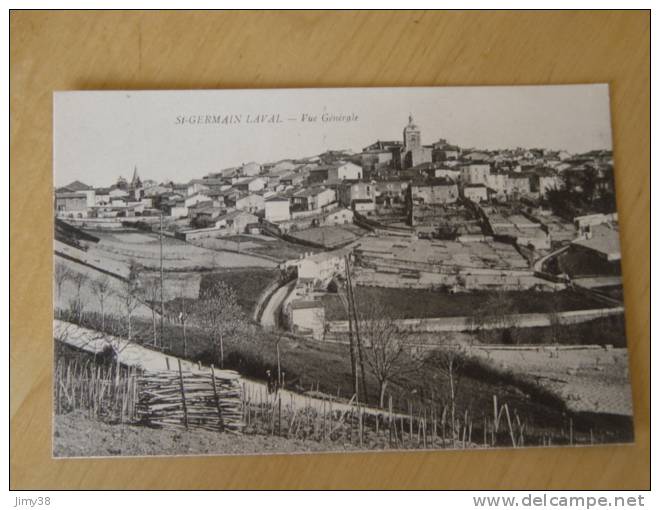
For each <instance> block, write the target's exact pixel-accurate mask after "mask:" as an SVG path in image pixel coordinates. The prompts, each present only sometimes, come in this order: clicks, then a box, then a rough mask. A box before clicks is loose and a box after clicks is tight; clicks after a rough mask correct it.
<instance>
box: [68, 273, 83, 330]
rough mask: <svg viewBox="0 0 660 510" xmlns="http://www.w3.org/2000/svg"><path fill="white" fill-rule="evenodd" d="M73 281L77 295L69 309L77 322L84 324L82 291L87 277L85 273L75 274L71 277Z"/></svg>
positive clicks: (70, 303)
mask: <svg viewBox="0 0 660 510" xmlns="http://www.w3.org/2000/svg"><path fill="white" fill-rule="evenodd" d="M71 281H72V282H73V285H74V288H75V295H74V297H73V298H72V299H71V300H70V301H69V308H70V310H71V313H72V315H73V316H74V317H75V318H76V320H77V321H78V322H79V323H82V319H83V310H84V308H85V305H84V303H83V300H82V289H83V286H84V285H85V283H86V282H87V276H86V275H85V274H84V273H78V272H74V273H73V276H72V277H71Z"/></svg>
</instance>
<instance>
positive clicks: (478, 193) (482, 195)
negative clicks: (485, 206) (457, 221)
mask: <svg viewBox="0 0 660 510" xmlns="http://www.w3.org/2000/svg"><path fill="white" fill-rule="evenodd" d="M463 198H465V199H466V200H470V201H472V202H483V201H485V200H488V188H487V187H486V186H484V185H483V184H466V185H465V186H463Z"/></svg>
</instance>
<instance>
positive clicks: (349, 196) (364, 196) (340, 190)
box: [337, 182, 376, 207]
mask: <svg viewBox="0 0 660 510" xmlns="http://www.w3.org/2000/svg"><path fill="white" fill-rule="evenodd" d="M375 197H376V186H375V185H374V183H372V182H343V183H341V184H340V185H339V186H338V187H337V200H338V201H339V203H340V204H341V205H343V206H344V207H352V205H353V202H354V201H355V200H360V201H364V200H369V201H371V202H373V201H374V198H375Z"/></svg>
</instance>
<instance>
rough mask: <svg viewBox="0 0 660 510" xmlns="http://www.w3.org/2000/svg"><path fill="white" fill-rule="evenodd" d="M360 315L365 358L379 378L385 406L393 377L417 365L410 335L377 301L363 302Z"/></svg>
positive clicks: (368, 365) (382, 404)
mask: <svg viewBox="0 0 660 510" xmlns="http://www.w3.org/2000/svg"><path fill="white" fill-rule="evenodd" d="M359 315H360V320H359V325H360V331H361V333H362V339H363V345H364V354H365V361H366V364H367V367H368V369H369V371H370V372H371V373H372V374H373V376H374V377H375V378H376V380H377V381H378V394H379V399H378V402H379V405H380V407H381V408H382V407H384V405H385V391H386V390H387V387H388V385H389V384H390V382H391V381H392V379H393V378H395V377H396V376H400V375H402V374H403V373H405V372H409V371H412V370H414V368H415V366H417V360H416V359H415V357H413V355H412V353H411V346H410V337H411V335H410V333H408V332H406V331H401V330H400V329H399V328H398V327H397V324H396V321H395V320H394V319H393V318H392V317H391V316H390V315H389V314H388V313H387V312H386V310H385V309H384V308H383V307H382V306H381V305H380V304H378V303H370V304H365V305H363V306H362V310H361V312H360V314H359Z"/></svg>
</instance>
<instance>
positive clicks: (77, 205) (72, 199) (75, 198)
mask: <svg viewBox="0 0 660 510" xmlns="http://www.w3.org/2000/svg"><path fill="white" fill-rule="evenodd" d="M55 211H56V213H57V215H58V216H63V215H73V217H78V218H82V217H85V216H87V211H88V207H87V195H86V194H85V193H78V192H70V191H61V192H57V193H55Z"/></svg>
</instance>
